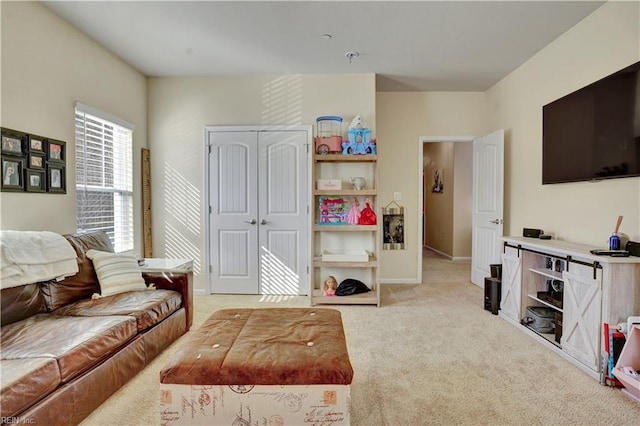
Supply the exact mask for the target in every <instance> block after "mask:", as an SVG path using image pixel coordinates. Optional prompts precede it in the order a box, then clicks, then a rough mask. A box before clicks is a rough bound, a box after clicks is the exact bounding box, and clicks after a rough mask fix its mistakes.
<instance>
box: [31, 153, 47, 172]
mask: <svg viewBox="0 0 640 426" xmlns="http://www.w3.org/2000/svg"><path fill="white" fill-rule="evenodd" d="M45 166H46V158H45V155H44V151H43V152H42V153H38V152H30V153H29V161H28V162H27V168H29V169H44V168H45Z"/></svg>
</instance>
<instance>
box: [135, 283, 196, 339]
mask: <svg viewBox="0 0 640 426" xmlns="http://www.w3.org/2000/svg"><path fill="white" fill-rule="evenodd" d="M142 278H144V281H145V283H146V284H147V286H149V285H151V284H153V285H154V286H155V288H157V289H163V290H175V291H177V292H180V293H181V294H182V306H183V307H184V310H185V313H186V317H187V329H186V331H189V329H190V328H191V325H192V324H193V272H191V271H189V272H143V273H142Z"/></svg>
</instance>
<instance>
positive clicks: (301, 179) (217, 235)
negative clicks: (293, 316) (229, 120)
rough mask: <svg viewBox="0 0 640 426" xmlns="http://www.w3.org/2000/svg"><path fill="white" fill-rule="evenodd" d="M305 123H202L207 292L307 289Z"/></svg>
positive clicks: (307, 136) (307, 138)
mask: <svg viewBox="0 0 640 426" xmlns="http://www.w3.org/2000/svg"><path fill="white" fill-rule="evenodd" d="M310 135H311V128H310V127H302V128H300V127H295V128H273V127H264V128H263V127H226V126H225V127H207V128H206V143H207V157H206V158H207V165H206V166H207V167H206V174H207V176H206V179H207V185H206V188H207V190H206V191H207V198H208V200H207V201H208V206H209V207H208V211H207V225H208V226H207V232H206V242H205V245H206V247H207V261H208V263H209V265H208V266H209V268H208V270H209V274H208V280H207V281H208V282H207V286H208V291H209V293H216V294H220V293H222V294H263V295H265V294H284V295H306V294H308V291H309V288H308V287H309V278H308V277H309V272H308V270H309V259H310V254H309V253H310V251H309V232H310V231H309V230H310V226H309V211H308V206H309V185H308V182H309V176H308V175H309V152H308V147H309V144H310V137H311V136H310Z"/></svg>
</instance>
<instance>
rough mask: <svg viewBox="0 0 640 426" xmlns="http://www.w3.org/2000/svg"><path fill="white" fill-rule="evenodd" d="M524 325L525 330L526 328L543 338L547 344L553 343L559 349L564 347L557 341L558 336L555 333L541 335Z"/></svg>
mask: <svg viewBox="0 0 640 426" xmlns="http://www.w3.org/2000/svg"><path fill="white" fill-rule="evenodd" d="M522 325H523V326H524V328H526V329H527V330H529V331H530V332H532V333H535V334H536V335H538V336H540V337H542V338H543V339H545V340H546V341H547V342H549V343H552V344H553V345H554V346H556V347H558V348H562V346H561V345H560V344H559V343H558V342H556V341H555V337H556V336H555V334H554V333H540V332H539V331H536V330H535V329H533V328H531V327H530V326H528V325H527V324H522Z"/></svg>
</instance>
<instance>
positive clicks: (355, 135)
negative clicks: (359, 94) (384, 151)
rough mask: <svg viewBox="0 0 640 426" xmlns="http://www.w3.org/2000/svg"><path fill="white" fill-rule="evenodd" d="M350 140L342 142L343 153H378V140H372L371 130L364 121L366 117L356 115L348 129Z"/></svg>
mask: <svg viewBox="0 0 640 426" xmlns="http://www.w3.org/2000/svg"><path fill="white" fill-rule="evenodd" d="M347 134H348V136H349V140H348V141H343V142H342V153H343V154H345V155H349V154H376V142H375V140H373V141H372V140H371V130H370V129H369V128H368V127H367V124H366V123H365V122H364V118H362V116H360V115H356V116H355V118H354V119H353V120H352V121H351V124H350V125H349V130H348V131H347Z"/></svg>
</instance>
